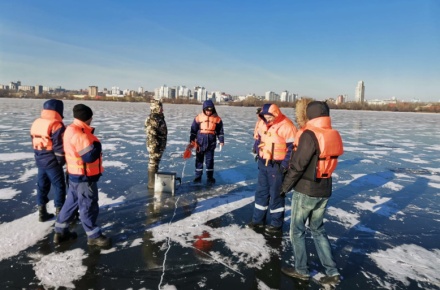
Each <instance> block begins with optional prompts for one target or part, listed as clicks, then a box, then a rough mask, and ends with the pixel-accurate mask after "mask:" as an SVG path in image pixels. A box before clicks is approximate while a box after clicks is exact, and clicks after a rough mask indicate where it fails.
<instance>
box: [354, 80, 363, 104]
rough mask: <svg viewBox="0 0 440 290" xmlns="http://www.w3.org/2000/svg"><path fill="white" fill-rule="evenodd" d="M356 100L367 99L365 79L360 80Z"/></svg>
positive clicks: (361, 101) (360, 101) (359, 101)
mask: <svg viewBox="0 0 440 290" xmlns="http://www.w3.org/2000/svg"><path fill="white" fill-rule="evenodd" d="M355 98H356V102H358V103H363V102H364V101H365V84H364V81H358V84H357V86H356V91H355Z"/></svg>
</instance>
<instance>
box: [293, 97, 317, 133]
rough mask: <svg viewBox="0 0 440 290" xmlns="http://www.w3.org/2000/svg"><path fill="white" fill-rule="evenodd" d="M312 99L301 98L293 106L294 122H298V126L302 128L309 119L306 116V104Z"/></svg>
mask: <svg viewBox="0 0 440 290" xmlns="http://www.w3.org/2000/svg"><path fill="white" fill-rule="evenodd" d="M312 101H313V100H312V99H309V98H302V99H301V100H298V101H297V102H296V107H295V122H296V124H298V127H299V128H300V129H301V128H303V127H304V126H305V125H306V123H307V122H308V121H309V119H308V118H307V105H308V104H309V103H311V102H312Z"/></svg>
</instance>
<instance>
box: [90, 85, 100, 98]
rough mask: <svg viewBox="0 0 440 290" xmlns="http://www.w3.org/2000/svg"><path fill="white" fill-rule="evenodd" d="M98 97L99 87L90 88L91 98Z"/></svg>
mask: <svg viewBox="0 0 440 290" xmlns="http://www.w3.org/2000/svg"><path fill="white" fill-rule="evenodd" d="M97 95H98V87H97V86H89V96H90V97H96V96H97Z"/></svg>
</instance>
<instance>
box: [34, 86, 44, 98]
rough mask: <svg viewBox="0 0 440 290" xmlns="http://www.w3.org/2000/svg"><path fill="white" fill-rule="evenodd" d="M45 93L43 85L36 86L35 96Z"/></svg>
mask: <svg viewBox="0 0 440 290" xmlns="http://www.w3.org/2000/svg"><path fill="white" fill-rule="evenodd" d="M42 93H43V86H41V85H36V86H35V95H37V96H38V95H41V94H42Z"/></svg>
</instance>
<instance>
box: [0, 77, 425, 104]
mask: <svg viewBox="0 0 440 290" xmlns="http://www.w3.org/2000/svg"><path fill="white" fill-rule="evenodd" d="M0 90H8V91H15V92H23V94H24V96H26V94H27V93H29V94H30V95H35V96H38V95H41V94H44V93H48V94H59V93H69V94H71V95H72V96H73V97H74V98H85V97H90V98H97V99H99V98H102V97H111V98H113V99H118V98H124V97H127V96H128V97H139V96H147V95H148V96H150V97H154V98H157V99H161V98H162V99H187V100H192V101H198V102H203V101H205V100H209V99H210V100H213V101H214V102H230V101H244V100H247V99H251V98H253V99H256V100H260V101H267V102H288V103H293V102H295V101H296V100H298V99H299V98H300V96H299V94H297V93H292V92H289V91H287V90H284V91H282V92H281V93H280V94H277V93H276V92H274V91H267V92H265V94H264V95H263V96H257V95H255V94H247V95H242V96H233V95H231V94H228V93H225V92H222V91H212V92H209V91H208V90H207V89H206V88H205V87H203V86H196V87H194V88H193V89H190V88H188V87H186V86H184V85H179V86H172V87H169V86H167V85H162V86H160V87H158V88H155V89H154V92H148V91H145V90H144V88H143V87H139V88H138V90H137V91H135V90H130V89H126V90H121V89H120V88H119V87H117V86H114V87H112V88H111V90H108V89H107V88H104V89H103V90H102V91H99V90H98V86H94V85H92V86H89V87H88V89H86V90H83V89H80V90H66V89H63V88H62V87H61V86H59V87H55V88H52V87H48V86H43V85H40V84H38V85H35V86H30V85H23V84H22V83H21V81H16V82H10V83H9V85H2V84H0ZM354 95H355V96H354V102H355V103H360V104H364V103H366V104H369V105H385V104H396V103H397V102H398V100H397V98H396V97H394V96H393V97H391V98H387V99H382V100H379V99H372V100H367V99H366V96H365V83H364V81H363V80H360V81H358V83H357V85H356V88H355V94H354ZM327 101H329V102H333V103H335V104H336V105H340V104H344V103H347V102H348V95H347V94H341V95H338V96H337V97H336V99H334V98H328V99H327ZM410 102H412V103H419V102H421V101H420V100H418V99H413V100H411V101H410Z"/></svg>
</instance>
